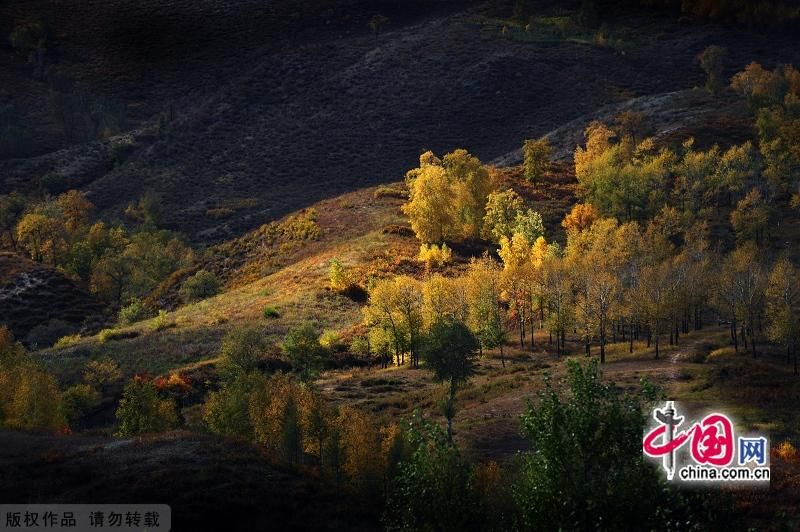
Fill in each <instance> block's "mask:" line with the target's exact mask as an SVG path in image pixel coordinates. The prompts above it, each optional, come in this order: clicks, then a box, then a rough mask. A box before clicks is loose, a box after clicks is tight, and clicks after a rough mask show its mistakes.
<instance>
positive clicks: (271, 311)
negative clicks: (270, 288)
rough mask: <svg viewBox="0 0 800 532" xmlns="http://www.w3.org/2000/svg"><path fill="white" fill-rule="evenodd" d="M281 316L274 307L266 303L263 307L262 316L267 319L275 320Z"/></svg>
mask: <svg viewBox="0 0 800 532" xmlns="http://www.w3.org/2000/svg"><path fill="white" fill-rule="evenodd" d="M280 317H281V313H280V312H278V309H276V308H275V307H272V306H269V305H267V306H266V307H264V318H266V319H268V320H275V319H278V318H280Z"/></svg>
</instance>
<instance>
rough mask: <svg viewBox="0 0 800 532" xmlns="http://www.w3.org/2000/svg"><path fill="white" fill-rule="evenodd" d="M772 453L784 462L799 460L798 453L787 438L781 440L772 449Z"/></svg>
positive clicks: (799, 455)
mask: <svg viewBox="0 0 800 532" xmlns="http://www.w3.org/2000/svg"><path fill="white" fill-rule="evenodd" d="M773 453H774V454H775V455H776V456H779V457H780V458H781V459H782V460H783V461H784V462H788V463H790V464H791V463H795V462H798V461H800V453H799V452H798V451H797V448H796V447H795V446H794V445H792V442H790V441H789V440H784V441H782V442H781V443H780V444H779V445H778V446H777V447H775V448H774V449H773Z"/></svg>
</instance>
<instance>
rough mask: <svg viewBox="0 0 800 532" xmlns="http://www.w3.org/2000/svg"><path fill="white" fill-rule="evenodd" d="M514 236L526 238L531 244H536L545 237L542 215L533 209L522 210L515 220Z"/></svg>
mask: <svg viewBox="0 0 800 532" xmlns="http://www.w3.org/2000/svg"><path fill="white" fill-rule="evenodd" d="M514 234H519V235H522V236H524V237H525V239H526V240H527V241H528V243H530V244H533V243H534V242H536V241H537V240H538V239H539V237H543V236H544V222H543V221H542V215H541V214H539V213H538V212H536V211H534V210H533V209H528V210H526V211H522V210H520V211H519V212H518V213H517V217H516V219H515V220H514Z"/></svg>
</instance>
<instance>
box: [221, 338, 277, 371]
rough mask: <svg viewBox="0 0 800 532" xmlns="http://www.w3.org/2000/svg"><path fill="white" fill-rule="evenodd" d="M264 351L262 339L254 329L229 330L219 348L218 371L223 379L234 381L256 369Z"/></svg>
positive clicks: (264, 344) (264, 343)
mask: <svg viewBox="0 0 800 532" xmlns="http://www.w3.org/2000/svg"><path fill="white" fill-rule="evenodd" d="M265 349H266V342H265V341H264V337H263V335H262V334H261V331H259V330H258V329H256V328H253V327H237V328H235V329H231V330H229V331H228V332H227V333H226V334H225V336H224V337H223V338H222V345H221V346H220V352H219V354H220V358H221V361H220V369H221V372H222V374H223V376H224V377H225V378H228V379H234V378H236V377H238V376H239V375H246V374H248V373H252V372H253V371H255V370H256V369H258V362H259V360H261V356H262V354H263V353H264V350H265Z"/></svg>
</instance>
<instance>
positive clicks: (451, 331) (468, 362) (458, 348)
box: [421, 321, 480, 442]
mask: <svg viewBox="0 0 800 532" xmlns="http://www.w3.org/2000/svg"><path fill="white" fill-rule="evenodd" d="M479 347H480V346H479V343H478V340H477V339H476V338H475V336H474V335H473V334H472V332H470V330H469V328H468V327H467V326H466V325H464V324H463V323H461V322H458V321H439V322H437V323H434V324H433V326H432V327H431V329H430V331H429V332H428V334H427V336H426V337H425V340H424V341H423V342H422V349H421V355H422V359H423V360H424V361H425V367H426V368H427V369H429V370H430V371H432V372H433V374H434V377H435V378H436V380H437V381H439V382H443V383H447V385H448V393H447V398H446V399H445V403H444V405H443V410H444V416H445V417H446V418H447V439H448V441H450V442H452V441H453V416H454V415H455V400H456V390H457V389H458V386H459V385H460V384H462V383H464V382H465V381H466V380H467V379H469V377H470V376H472V374H473V373H475V358H476V357H477V353H478V348H479Z"/></svg>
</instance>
